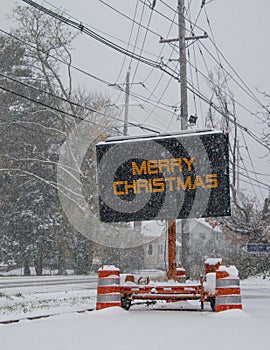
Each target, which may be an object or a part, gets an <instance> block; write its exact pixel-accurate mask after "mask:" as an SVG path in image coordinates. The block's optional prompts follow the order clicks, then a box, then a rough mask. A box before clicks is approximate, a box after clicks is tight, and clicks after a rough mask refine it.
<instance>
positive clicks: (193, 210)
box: [96, 131, 230, 222]
mask: <svg viewBox="0 0 270 350" xmlns="http://www.w3.org/2000/svg"><path fill="white" fill-rule="evenodd" d="M96 152H97V169H98V187H99V209H100V219H101V221H103V222H116V221H140V220H161V219H183V218H189V217H190V218H200V217H210V216H213V217H214V216H225V215H230V195H229V167H228V157H229V156H228V136H227V135H225V134H224V133H223V132H219V131H203V132H193V133H186V134H179V135H170V136H158V137H148V138H141V139H129V140H119V141H115V140H114V141H113V140H112V141H107V142H101V143H99V144H97V146H96Z"/></svg>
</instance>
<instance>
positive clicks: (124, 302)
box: [121, 295, 131, 310]
mask: <svg viewBox="0 0 270 350" xmlns="http://www.w3.org/2000/svg"><path fill="white" fill-rule="evenodd" d="M130 306H131V298H130V297H128V296H127V295H125V296H123V297H122V298H121V307H122V308H123V309H125V310H129V309H130Z"/></svg>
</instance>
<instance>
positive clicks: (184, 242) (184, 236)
mask: <svg viewBox="0 0 270 350" xmlns="http://www.w3.org/2000/svg"><path fill="white" fill-rule="evenodd" d="M184 11H185V0H178V27H179V64H180V92H181V96H180V101H181V104H180V112H181V115H180V118H181V130H186V129H187V128H188V98H187V58H186V45H185V40H186V38H185V35H186V26H185V13H184ZM188 257H189V225H188V220H186V219H182V220H181V261H182V265H183V266H184V268H185V269H186V275H187V276H189V270H190V266H189V261H188Z"/></svg>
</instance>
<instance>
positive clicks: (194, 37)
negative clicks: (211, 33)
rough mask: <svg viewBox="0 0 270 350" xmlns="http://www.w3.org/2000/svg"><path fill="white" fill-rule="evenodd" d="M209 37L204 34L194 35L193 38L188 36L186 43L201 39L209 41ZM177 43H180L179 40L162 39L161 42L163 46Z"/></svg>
mask: <svg viewBox="0 0 270 350" xmlns="http://www.w3.org/2000/svg"><path fill="white" fill-rule="evenodd" d="M207 38H208V35H207V34H204V35H196V36H195V35H193V36H186V37H185V41H189V40H200V39H207ZM175 41H179V38H173V39H162V38H161V39H160V40H159V42H160V43H161V44H165V43H172V42H175Z"/></svg>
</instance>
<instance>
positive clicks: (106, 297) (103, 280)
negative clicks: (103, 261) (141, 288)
mask: <svg viewBox="0 0 270 350" xmlns="http://www.w3.org/2000/svg"><path fill="white" fill-rule="evenodd" d="M112 306H121V295H120V270H119V269H118V268H117V267H115V266H113V265H104V266H102V267H101V268H100V269H99V270H98V285H97V303H96V309H97V310H101V309H105V308H107V307H112Z"/></svg>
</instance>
